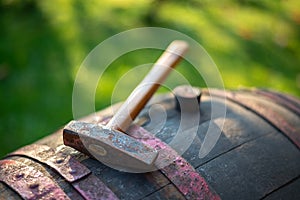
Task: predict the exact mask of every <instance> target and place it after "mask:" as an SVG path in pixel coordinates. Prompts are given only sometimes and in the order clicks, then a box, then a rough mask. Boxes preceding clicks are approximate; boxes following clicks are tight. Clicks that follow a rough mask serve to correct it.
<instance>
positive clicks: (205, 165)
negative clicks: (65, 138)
mask: <svg viewBox="0 0 300 200" xmlns="http://www.w3.org/2000/svg"><path fill="white" fill-rule="evenodd" d="M241 95H242V93H241ZM201 98H202V99H201V106H200V113H201V120H200V123H199V130H198V132H197V137H196V138H195V139H194V140H193V142H192V145H191V146H190V147H189V148H188V150H187V151H186V152H185V153H184V154H183V157H184V158H185V159H186V160H187V161H189V162H190V163H191V164H192V166H194V168H196V170H197V171H198V172H199V173H200V174H201V175H202V176H203V177H204V178H205V179H206V180H207V181H208V183H209V184H210V185H211V186H212V188H213V189H214V190H215V191H216V193H217V194H218V195H219V196H220V197H221V198H222V199H262V198H265V199H277V198H280V197H284V198H288V199H299V195H300V190H299V183H300V181H299V180H300V151H299V149H298V148H297V147H296V145H295V144H293V143H292V142H291V141H290V139H288V137H287V136H286V135H285V134H283V133H282V132H281V131H280V129H278V128H276V127H275V126H274V125H271V124H270V123H269V121H268V120H265V119H264V118H262V117H261V116H259V115H258V114H257V113H255V112H253V111H251V110H249V109H247V108H245V107H243V106H240V105H239V104H237V103H236V102H233V101H230V100H229V101H228V100H227V102H226V118H225V124H224V126H223V128H222V132H221V133H222V134H221V136H220V138H219V140H218V142H217V144H216V145H215V146H214V148H213V149H212V151H211V152H210V153H209V154H208V155H207V156H205V157H204V158H199V157H198V154H199V150H200V147H201V144H202V143H203V140H204V137H205V134H207V133H206V132H207V129H208V126H209V123H210V122H212V126H213V127H212V129H210V130H211V131H214V130H215V131H217V130H219V129H220V127H222V126H221V125H222V124H221V122H222V118H223V116H222V113H220V114H218V113H217V114H215V115H213V116H214V118H211V116H212V115H211V107H212V105H214V106H215V107H218V106H223V105H224V101H223V100H222V98H219V97H216V96H214V97H212V99H211V98H210V97H209V96H208V95H207V94H206V95H203V96H202V97H201ZM257 98H262V97H260V96H259V95H258V96H257ZM266 102H268V101H266ZM152 103H160V105H162V106H163V107H164V108H165V109H166V113H167V121H166V123H165V124H164V127H163V128H162V129H161V130H159V131H158V132H156V133H155V134H156V136H157V137H159V138H160V139H162V140H163V141H165V142H167V143H168V142H170V141H171V140H172V138H173V137H174V133H176V131H177V129H178V126H179V122H180V113H179V112H178V111H176V110H175V109H174V107H175V100H174V98H173V96H171V95H164V96H157V97H156V98H155V99H153V100H152ZM117 106H118V105H116V107H117ZM266 106H268V105H266ZM149 108H150V106H148V107H146V108H145V109H144V110H143V112H142V113H141V115H140V116H139V117H138V120H137V122H138V123H140V124H143V126H144V127H145V128H146V129H147V128H148V129H149V130H153V129H151V127H149V126H147V124H148V125H149V123H150V124H151V122H149V116H148V114H147V110H148V109H149ZM280 109H281V110H282V112H286V113H288V114H287V115H289V116H288V118H290V116H292V119H291V120H292V122H293V123H296V124H297V123H298V124H300V118H299V115H296V114H295V113H293V112H292V111H291V110H290V109H286V108H284V107H281V108H280ZM111 113H112V112H111V109H106V110H103V111H100V112H99V113H98V114H97V115H98V118H95V116H94V115H91V116H90V117H87V118H85V119H84V120H85V121H88V122H96V121H97V120H101V119H102V118H105V117H107V116H110V115H111ZM282 117H284V116H282ZM288 120H289V119H288ZM37 143H38V144H46V145H48V146H50V147H52V148H56V147H57V146H59V145H62V143H63V142H62V130H59V131H57V132H56V133H54V134H52V135H50V136H47V137H45V138H44V139H42V140H40V141H37ZM73 155H74V156H75V157H76V159H78V160H79V161H81V162H82V163H83V164H84V165H85V166H87V167H88V168H89V169H90V170H91V171H92V172H93V174H94V175H96V176H97V177H99V178H100V179H101V180H102V181H103V182H104V183H105V184H106V185H107V186H108V187H109V188H110V189H111V190H112V191H113V192H114V193H115V194H116V195H117V196H118V197H119V198H120V199H184V197H183V195H182V194H181V193H180V192H179V191H178V190H177V189H176V187H175V186H174V185H173V184H172V183H171V182H170V181H169V180H168V179H167V178H166V177H165V176H164V175H163V174H162V173H161V172H159V171H156V172H151V173H145V174H132V173H124V172H119V171H116V170H114V169H111V168H108V167H106V166H104V165H103V164H101V163H99V162H98V161H96V160H93V159H91V158H88V157H87V156H85V155H83V154H81V153H76V154H73ZM10 159H14V160H18V161H21V162H23V163H25V164H27V165H30V166H34V167H36V168H37V169H39V170H41V171H42V172H43V173H45V174H47V176H49V177H51V178H52V179H53V180H54V181H55V182H56V183H57V184H58V185H59V186H60V187H61V188H62V189H63V190H64V191H65V192H66V194H67V195H69V197H70V198H71V199H82V198H81V196H80V195H79V193H78V192H76V191H75V190H74V188H73V187H72V185H70V184H69V183H68V182H66V181H65V180H64V179H63V178H62V177H61V176H59V175H57V173H56V172H55V171H53V170H52V169H50V168H49V167H48V166H46V165H43V164H40V163H37V162H35V161H32V160H30V159H28V158H23V157H12V158H10ZM18 198H20V197H19V196H18V195H17V194H16V193H15V192H14V191H12V190H11V189H10V188H9V187H8V186H6V185H5V184H2V183H0V199H18Z"/></svg>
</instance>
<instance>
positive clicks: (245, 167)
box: [197, 132, 300, 199]
mask: <svg viewBox="0 0 300 200" xmlns="http://www.w3.org/2000/svg"><path fill="white" fill-rule="evenodd" d="M299 166H300V152H299V151H298V149H297V148H296V147H295V146H294V145H292V144H291V142H290V141H289V140H288V139H287V138H285V137H284V136H283V135H282V134H280V133H278V132H272V133H270V134H268V135H266V136H263V137H260V138H258V139H256V140H254V141H251V142H248V143H246V144H243V145H241V146H240V147H238V148H236V149H234V150H232V151H230V152H228V153H226V154H223V155H221V156H219V157H217V158H215V159H213V160H211V161H210V162H208V163H206V164H204V165H202V166H200V167H199V168H197V171H198V172H199V173H200V174H202V175H203V176H204V177H205V178H206V180H207V181H208V182H209V183H210V184H211V186H212V187H213V188H214V189H215V191H216V192H217V193H218V194H219V195H220V197H221V198H222V199H232V198H234V199H259V198H262V197H264V196H265V195H266V194H268V193H270V192H272V191H274V190H276V189H277V188H279V187H281V186H282V185H284V184H285V183H287V182H289V181H290V180H292V179H294V178H295V177H297V176H299V175H300V167H299Z"/></svg>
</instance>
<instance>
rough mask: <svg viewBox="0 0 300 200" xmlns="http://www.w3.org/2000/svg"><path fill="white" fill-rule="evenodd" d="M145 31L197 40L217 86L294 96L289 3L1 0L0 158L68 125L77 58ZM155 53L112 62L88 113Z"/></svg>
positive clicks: (296, 78) (297, 15)
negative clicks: (162, 30)
mask: <svg viewBox="0 0 300 200" xmlns="http://www.w3.org/2000/svg"><path fill="white" fill-rule="evenodd" d="M145 26H158V27H166V28H171V29H174V30H178V31H180V32H183V33H185V34H187V35H189V36H191V37H192V38H194V39H196V40H197V41H199V43H200V44H202V45H203V47H204V48H205V49H206V50H207V51H208V53H209V54H210V55H211V57H212V58H213V60H214V61H215V63H216V64H217V66H218V67H219V70H220V72H221V75H222V77H223V80H224V84H225V86H226V87H227V88H237V87H240V86H245V87H267V88H273V89H276V90H279V91H282V92H286V93H290V94H293V95H296V96H298V97H299V96H300V90H299V88H300V67H299V66H300V57H299V55H300V1H299V0H286V1H279V0H275V1H270V0H260V1H258V0H224V1H215V0H210V1H208V0H189V1H183V0H173V1H171V0H160V1H159V0H139V1H136V0H101V1H96V0H90V1H79V0H51V1H49V0H48V1H38V0H1V1H0V27H1V31H0V95H1V96H0V105H1V115H0V120H1V126H0V131H1V135H0V146H1V148H0V156H3V155H4V154H5V153H7V152H9V151H12V150H14V149H16V148H18V147H20V146H23V145H25V144H28V143H31V142H34V141H35V140H37V139H38V138H41V137H42V136H45V135H47V134H50V133H52V132H53V131H55V130H56V129H58V128H59V127H60V126H62V125H63V124H65V123H67V122H68V121H69V120H71V119H72V108H71V103H72V87H73V81H74V79H75V75H76V71H77V69H78V67H79V66H80V64H81V62H82V61H83V60H84V58H85V56H86V55H87V54H88V53H89V52H90V51H91V50H92V49H93V48H94V47H95V46H96V45H98V44H99V43H100V42H101V41H103V40H105V39H106V38H108V37H110V36H112V35H114V34H117V33H119V32H121V31H125V30H128V29H131V28H136V27H145ZM159 54H160V52H159V51H154V50H153V51H150V50H141V51H138V52H134V53H130V54H128V55H125V56H122V57H120V58H119V59H118V60H116V61H115V62H114V63H113V64H112V67H111V68H110V70H108V71H107V76H106V77H104V79H103V81H104V82H103V83H104V85H105V87H104V88H102V89H101V90H100V91H97V94H99V93H101V94H107V95H105V97H107V98H101V99H99V98H97V97H96V107H97V109H100V108H102V107H104V106H106V105H109V103H110V94H111V91H112V89H113V87H114V84H115V82H117V80H118V79H119V78H120V77H121V76H122V75H123V74H124V73H126V72H127V71H128V70H129V69H130V68H131V67H132V66H137V65H140V64H143V63H149V62H153V61H155V59H156V58H157V57H158V56H159ZM190 75H191V77H190V78H191V82H192V83H196V85H197V82H199V81H198V80H197V79H195V78H194V79H193V77H192V73H190ZM127 81H128V82H130V83H131V82H134V81H137V80H133V79H132V80H127ZM201 84H202V83H199V84H198V85H200V86H203V85H201ZM131 85H132V84H131ZM133 85H134V84H133ZM124 87H129V86H127V85H126V84H125V86H124ZM130 87H131V86H130ZM132 87H133V86H132ZM127 90H129V89H127ZM128 92H129V91H128ZM124 95H125V94H124ZM97 96H99V95H97ZM102 97H103V95H102ZM124 98H125V96H124Z"/></svg>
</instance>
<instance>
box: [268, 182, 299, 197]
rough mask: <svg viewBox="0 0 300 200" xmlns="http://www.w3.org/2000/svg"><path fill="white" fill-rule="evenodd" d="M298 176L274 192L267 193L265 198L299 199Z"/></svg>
mask: <svg viewBox="0 0 300 200" xmlns="http://www.w3.org/2000/svg"><path fill="white" fill-rule="evenodd" d="M299 189H300V178H298V179H296V180H294V181H292V182H291V183H289V184H287V185H286V186H284V187H282V188H280V189H279V190H276V191H275V192H273V193H271V194H269V195H267V196H266V197H265V198H264V199H265V200H278V199H288V200H299V199H300V192H299Z"/></svg>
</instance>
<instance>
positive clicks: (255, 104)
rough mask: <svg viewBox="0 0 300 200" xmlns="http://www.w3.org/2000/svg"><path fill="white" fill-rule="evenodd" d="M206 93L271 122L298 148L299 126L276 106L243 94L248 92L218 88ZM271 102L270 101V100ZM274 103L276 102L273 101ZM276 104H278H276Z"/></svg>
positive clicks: (299, 140) (299, 142)
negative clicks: (290, 120) (291, 122)
mask: <svg viewBox="0 0 300 200" xmlns="http://www.w3.org/2000/svg"><path fill="white" fill-rule="evenodd" d="M205 93H206V94H208V95H212V96H216V97H221V98H226V99H228V100H230V101H232V102H234V103H237V104H239V105H241V106H243V107H245V108H247V109H249V110H251V111H253V112H255V113H256V114H258V115H259V116H261V117H262V118H264V119H265V120H266V121H268V122H269V123H271V124H272V125H273V126H274V127H276V128H277V129H279V130H280V131H281V132H282V133H283V134H285V135H286V136H287V137H288V138H289V139H290V140H291V141H292V142H293V143H294V144H295V145H296V146H297V147H298V148H300V134H299V132H300V128H299V126H298V127H297V126H292V125H291V124H290V122H289V121H288V120H286V119H285V118H284V117H283V116H282V115H281V114H280V113H279V111H277V110H276V108H275V107H274V106H273V107H270V106H269V105H267V104H266V103H263V102H261V101H260V100H259V99H258V98H257V96H256V98H251V99H249V98H247V97H245V96H244V95H245V94H246V95H252V97H255V96H253V93H252V94H251V93H250V92H245V93H235V92H224V91H220V90H210V91H209V92H208V91H206V92H205ZM271 102H272V101H271ZM274 103H276V102H274ZM277 105H278V104H277Z"/></svg>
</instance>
